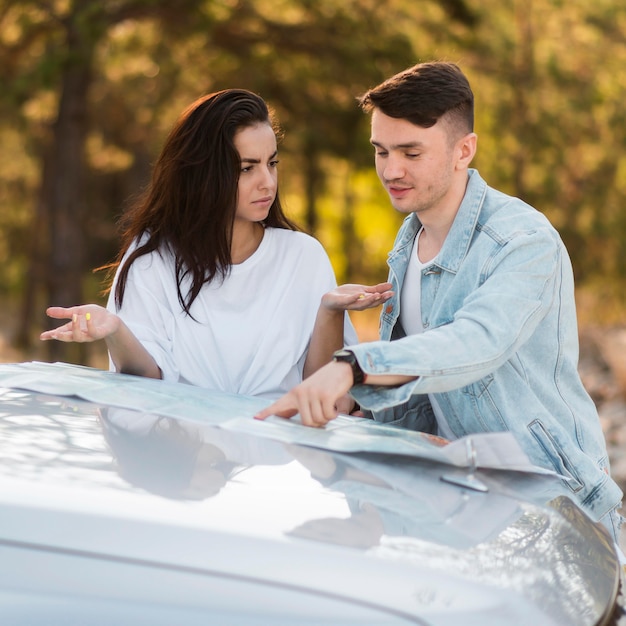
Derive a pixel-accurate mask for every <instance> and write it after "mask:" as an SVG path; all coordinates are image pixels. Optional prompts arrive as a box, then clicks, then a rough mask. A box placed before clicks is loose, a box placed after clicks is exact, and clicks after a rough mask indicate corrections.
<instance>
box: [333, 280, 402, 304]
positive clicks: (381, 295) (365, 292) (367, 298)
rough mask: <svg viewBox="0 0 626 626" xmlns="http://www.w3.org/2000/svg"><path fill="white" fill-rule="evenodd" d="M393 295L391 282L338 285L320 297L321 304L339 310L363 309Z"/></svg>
mask: <svg viewBox="0 0 626 626" xmlns="http://www.w3.org/2000/svg"><path fill="white" fill-rule="evenodd" d="M392 296H393V291H391V283H379V284H378V285H371V286H369V285H353V284H347V285H339V286H338V287H336V288H335V289H333V290H332V291H329V292H328V293H325V294H324V296H323V297H322V306H324V307H326V308H327V309H333V310H341V311H346V310H347V311H364V310H365V309H371V308H373V307H375V306H378V305H379V304H382V303H383V302H386V301H387V300H389V298H391V297H392Z"/></svg>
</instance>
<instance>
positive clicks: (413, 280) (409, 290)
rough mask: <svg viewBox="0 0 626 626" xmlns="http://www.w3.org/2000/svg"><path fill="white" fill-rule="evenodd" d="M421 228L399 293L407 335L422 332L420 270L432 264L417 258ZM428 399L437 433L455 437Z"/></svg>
mask: <svg viewBox="0 0 626 626" xmlns="http://www.w3.org/2000/svg"><path fill="white" fill-rule="evenodd" d="M421 232H422V230H421V229H420V230H419V232H418V233H417V235H416V236H415V241H414V243H413V250H412V251H411V258H410V259H409V264H408V266H407V268H406V275H405V277H404V283H403V284H402V292H401V293H400V323H401V324H402V328H403V329H404V332H405V333H406V334H407V335H417V334H418V333H423V332H424V325H423V324H422V270H423V269H424V268H425V267H426V265H432V262H433V259H431V260H430V261H428V263H422V262H421V261H420V259H419V239H420V234H421ZM428 399H429V400H430V404H431V406H432V407H433V413H434V414H435V418H436V419H437V428H438V431H439V432H438V434H439V435H440V436H442V437H445V438H446V439H456V437H455V436H454V434H453V433H452V431H451V430H450V426H449V425H448V421H447V420H446V417H445V415H444V414H443V411H442V410H441V406H440V405H439V402H437V398H436V397H435V396H434V395H433V394H432V393H429V394H428Z"/></svg>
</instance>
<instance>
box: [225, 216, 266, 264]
mask: <svg viewBox="0 0 626 626" xmlns="http://www.w3.org/2000/svg"><path fill="white" fill-rule="evenodd" d="M264 232H265V228H264V227H263V225H262V224H261V223H259V222H246V223H244V224H237V223H236V224H235V225H234V227H233V237H232V240H231V245H230V258H231V263H232V264H233V265H239V264H240V263H243V262H244V261H246V260H247V259H249V258H250V257H251V256H252V255H253V254H254V253H255V252H256V251H257V249H258V247H259V246H260V245H261V241H263V234H264Z"/></svg>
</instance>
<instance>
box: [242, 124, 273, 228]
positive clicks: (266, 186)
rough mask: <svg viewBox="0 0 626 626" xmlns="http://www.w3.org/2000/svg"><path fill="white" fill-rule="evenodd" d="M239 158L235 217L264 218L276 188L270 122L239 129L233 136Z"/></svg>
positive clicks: (243, 218) (249, 219) (245, 218)
mask: <svg viewBox="0 0 626 626" xmlns="http://www.w3.org/2000/svg"><path fill="white" fill-rule="evenodd" d="M234 143H235V147H236V148H237V152H239V157H240V159H241V172H240V174H239V184H238V190H237V211H236V213H235V220H243V221H246V222H261V221H263V220H264V219H265V218H266V217H267V215H268V213H269V210H270V207H271V206H272V203H273V202H274V198H275V197H276V190H277V189H278V170H277V166H278V151H277V148H276V135H275V134H274V131H273V129H272V127H271V126H270V125H269V124H256V125H255V126H248V127H246V128H242V129H241V130H239V131H238V132H237V133H236V134H235V137H234Z"/></svg>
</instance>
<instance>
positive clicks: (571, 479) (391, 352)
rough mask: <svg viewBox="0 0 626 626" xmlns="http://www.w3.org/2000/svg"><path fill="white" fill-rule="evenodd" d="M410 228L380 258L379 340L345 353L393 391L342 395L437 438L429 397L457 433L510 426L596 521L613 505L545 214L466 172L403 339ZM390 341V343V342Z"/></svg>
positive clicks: (569, 295)
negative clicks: (394, 381) (394, 383)
mask: <svg viewBox="0 0 626 626" xmlns="http://www.w3.org/2000/svg"><path fill="white" fill-rule="evenodd" d="M419 228H420V222H419V220H418V218H417V216H416V215H415V214H411V215H409V216H408V217H407V218H406V220H405V221H404V224H403V225H402V227H401V229H400V231H399V233H398V236H397V238H396V242H395V244H394V248H393V250H392V251H391V252H390V254H389V259H388V264H389V268H390V273H389V281H390V282H391V283H392V284H393V290H394V291H395V295H394V297H393V298H392V299H391V300H390V301H389V302H387V303H386V304H385V305H383V307H384V308H383V311H382V313H381V320H380V337H381V341H376V342H371V343H363V344H359V345H355V346H351V347H350V349H351V350H353V351H354V353H355V354H356V357H357V359H358V361H359V364H360V366H361V367H362V369H363V371H364V372H366V373H367V374H407V375H412V376H418V377H419V378H417V379H416V380H415V381H412V382H410V383H408V384H405V385H401V386H399V387H393V388H390V387H382V386H371V385H359V386H356V387H354V388H353V389H352V395H353V396H354V397H355V399H356V400H357V401H358V402H359V403H360V404H361V406H362V407H364V408H366V409H370V410H371V411H373V414H374V418H375V419H377V420H378V421H382V422H387V423H390V422H391V423H395V424H398V425H401V426H405V427H407V428H413V429H416V430H422V431H429V432H435V431H436V423H435V420H434V416H433V413H432V409H431V407H430V404H429V403H428V402H427V396H425V395H424V394H429V393H434V394H436V396H435V397H436V398H437V400H438V402H439V404H440V406H441V409H442V411H443V413H444V415H445V416H446V418H447V420H448V423H449V425H450V428H451V430H452V432H453V433H454V434H455V435H456V436H457V437H462V436H464V435H467V434H469V433H480V432H491V431H511V432H512V433H513V434H514V435H515V437H516V438H517V440H518V441H519V443H520V444H521V446H522V447H523V449H524V450H525V452H526V453H527V455H528V456H529V457H530V459H531V461H532V462H533V463H535V464H536V465H539V466H542V467H545V468H548V469H551V470H555V471H556V472H558V473H559V474H561V475H562V476H564V477H565V479H564V484H565V485H567V488H566V492H567V493H569V494H570V495H571V496H572V497H573V498H574V499H575V500H576V501H577V502H578V503H579V505H581V506H582V508H583V509H584V510H586V511H587V513H588V514H589V515H590V516H591V517H592V518H593V519H595V520H598V519H600V518H601V517H603V516H604V515H605V514H606V513H607V512H609V511H610V510H611V509H614V508H615V507H616V506H619V503H620V501H621V498H622V493H621V491H620V489H619V487H618V486H617V485H616V484H615V483H614V482H613V481H612V480H611V478H610V477H609V475H608V457H607V452H606V445H605V441H604V436H603V433H602V430H601V426H600V422H599V419H598V414H597V411H596V408H595V405H594V403H593V401H592V399H591V398H590V397H589V395H588V394H587V392H586V391H585V389H584V387H583V385H582V382H581V380H580V377H579V374H578V369H577V364H578V329H577V322H576V310H575V302H574V281H573V274H572V268H571V263H570V260H569V256H568V254H567V251H566V249H565V246H564V245H563V243H562V241H561V239H560V237H559V235H558V233H557V232H556V230H555V229H554V228H553V227H552V226H551V225H550V223H549V222H548V220H547V219H546V218H545V216H544V215H543V214H541V213H540V212H539V211H537V210H535V209H534V208H532V207H531V206H529V205H527V204H526V203H524V202H522V201H521V200H519V199H517V198H513V197H510V196H507V195H505V194H503V193H500V192H498V191H496V190H494V189H492V188H490V187H488V186H487V184H486V183H485V182H484V181H483V179H482V178H481V177H480V175H479V174H478V172H477V171H476V170H470V172H469V180H468V185H467V190H466V193H465V197H464V199H463V202H462V204H461V206H460V208H459V211H458V214H457V216H456V218H455V220H454V223H453V225H452V228H451V229H450V232H449V233H448V236H447V238H446V240H445V242H444V245H443V247H442V249H441V251H440V252H439V254H438V255H437V257H436V259H434V262H433V263H432V264H430V265H428V266H427V267H426V268H425V269H424V270H423V272H422V283H421V287H422V323H423V325H424V328H425V330H426V332H424V333H423V334H419V335H411V336H408V337H407V336H405V333H404V331H403V330H402V327H401V325H400V322H399V315H400V291H401V289H402V284H403V281H404V276H405V272H406V268H407V264H408V261H409V257H410V254H411V251H412V248H413V241H414V239H415V235H416V233H417V232H418V230H419ZM390 340H391V343H389V342H390Z"/></svg>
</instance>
